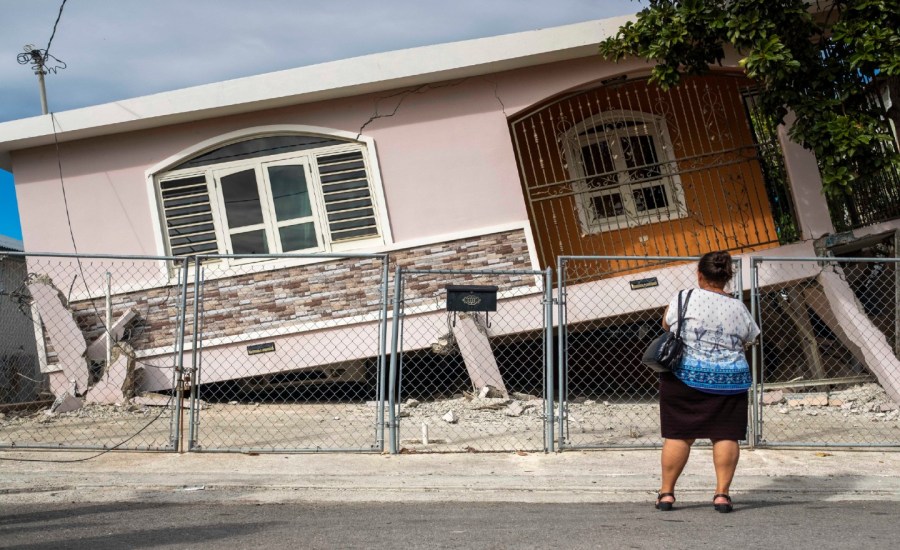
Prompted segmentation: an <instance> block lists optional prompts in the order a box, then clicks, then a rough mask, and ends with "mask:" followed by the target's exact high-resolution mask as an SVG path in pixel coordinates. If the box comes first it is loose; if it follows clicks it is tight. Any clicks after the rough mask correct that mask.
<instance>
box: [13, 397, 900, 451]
mask: <svg viewBox="0 0 900 550" xmlns="http://www.w3.org/2000/svg"><path fill="white" fill-rule="evenodd" d="M764 400H765V402H767V403H768V404H766V405H762V406H761V407H760V411H761V419H762V439H763V442H764V443H766V444H771V445H777V444H799V445H805V444H811V445H823V446H824V445H859V446H865V445H890V446H900V411H898V407H897V404H895V403H892V402H891V401H890V400H889V399H888V398H887V396H886V395H885V394H884V391H883V390H882V389H881V388H880V387H879V386H878V385H877V384H864V385H859V386H853V387H850V388H848V389H844V390H840V391H831V392H811V393H787V392H781V391H776V392H767V393H766V395H765V398H764ZM397 411H398V412H397V421H398V423H399V427H400V429H399V439H400V441H399V443H400V446H401V448H402V449H403V451H404V452H416V453H422V452H489V451H504V452H509V451H517V450H522V451H536V450H541V449H543V448H544V437H545V435H544V424H543V418H544V416H545V411H544V402H543V400H541V399H539V398H538V397H535V396H530V395H523V394H515V393H514V394H512V395H511V396H510V397H509V398H487V397H485V398H480V397H478V396H472V395H458V396H456V397H454V398H451V399H442V400H434V401H427V402H418V401H416V400H406V401H404V402H403V403H402V404H401V405H400V406H399V407H398V409H397ZM377 414H378V408H377V407H376V405H375V403H374V402H371V401H370V402H364V403H363V402H358V403H339V402H315V403H314V402H307V403H237V402H231V403H204V404H202V406H201V409H200V410H199V411H197V416H196V417H195V420H196V425H195V428H196V431H195V433H196V436H197V437H196V446H197V447H199V449H200V450H207V451H213V450H243V451H285V452H287V451H292V450H302V451H326V450H353V451H370V450H371V451H377V450H380V446H379V445H378V435H379V434H378V431H377V429H376V427H377ZM557 415H558V405H557V410H556V411H555V412H554V416H555V417H557ZM387 416H388V415H387V411H385V421H386V422H387V421H388V418H387ZM174 420H175V419H174V417H173V414H172V411H171V409H170V408H168V407H160V406H144V405H134V404H124V405H121V406H113V405H86V406H85V407H83V408H81V409H79V410H76V411H72V412H67V413H61V414H53V415H48V414H46V413H45V412H44V411H31V412H7V413H0V446H2V447H20V448H27V447H49V448H68V449H70V448H110V447H114V446H117V448H122V449H147V450H163V449H170V448H171V444H172V441H171V435H170V434H171V433H172V424H173V422H174ZM182 422H183V423H184V438H183V441H184V444H185V446H187V442H188V439H189V437H190V434H191V431H190V430H189V427H190V414H189V411H187V410H185V411H184V414H183V417H182ZM562 428H563V430H562V438H561V440H562V443H563V446H564V447H566V448H599V447H635V446H655V445H659V444H661V442H662V441H661V439H660V437H659V418H658V407H657V405H656V403H655V402H653V401H646V402H626V401H625V400H623V399H619V400H616V399H615V398H610V399H607V400H599V399H598V400H591V399H577V398H576V399H573V400H572V401H571V402H570V403H569V405H568V413H567V415H566V417H565V421H564V422H563V423H562ZM559 432H560V423H559V420H558V417H557V419H556V421H555V422H554V438H555V439H557V440H559V439H560V433H559ZM384 437H385V438H388V437H389V436H388V434H387V432H385V434H384Z"/></svg>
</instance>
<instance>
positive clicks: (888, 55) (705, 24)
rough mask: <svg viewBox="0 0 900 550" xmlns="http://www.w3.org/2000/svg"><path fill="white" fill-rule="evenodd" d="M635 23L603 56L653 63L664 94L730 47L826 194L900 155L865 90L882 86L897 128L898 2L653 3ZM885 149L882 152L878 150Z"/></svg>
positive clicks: (899, 70)
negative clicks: (812, 159) (805, 154)
mask: <svg viewBox="0 0 900 550" xmlns="http://www.w3.org/2000/svg"><path fill="white" fill-rule="evenodd" d="M645 4H646V5H647V7H646V8H645V9H643V10H642V11H641V12H639V13H638V15H637V19H636V20H635V21H633V22H629V23H626V24H625V25H624V26H623V27H622V28H620V29H619V32H618V33H617V35H616V36H614V37H611V38H609V39H607V40H605V41H604V42H603V43H602V44H601V45H600V53H601V54H602V55H603V56H605V57H607V58H608V59H613V60H616V61H618V60H620V59H622V58H623V57H626V56H636V57H641V58H645V59H650V60H653V61H655V62H656V65H655V66H654V67H653V69H652V74H651V81H652V82H655V83H656V84H658V85H659V86H660V87H662V88H663V89H667V88H669V87H671V86H674V85H675V84H677V83H678V81H679V79H680V76H681V75H682V74H685V73H687V74H702V73H704V72H706V71H708V70H709V68H710V66H711V65H713V64H721V62H722V61H723V59H724V58H725V55H726V49H729V48H730V49H733V50H734V51H736V52H737V53H738V55H739V56H740V65H741V67H743V68H744V70H745V71H746V73H747V75H748V76H749V77H750V78H752V79H754V80H755V81H756V82H757V83H758V84H759V86H760V88H761V89H762V91H763V94H762V105H761V106H762V108H763V111H764V112H765V113H766V114H767V115H769V116H773V117H775V119H776V120H778V121H781V122H783V120H784V117H785V115H786V114H787V112H788V110H790V111H793V112H794V113H795V114H796V120H795V122H794V124H793V126H792V128H791V138H792V139H794V140H795V141H797V142H798V143H802V144H803V145H804V146H805V147H807V148H808V149H810V150H812V151H813V152H814V153H815V154H816V157H817V158H818V160H819V168H820V170H821V173H822V181H823V184H824V187H825V191H826V192H827V193H829V194H840V193H843V192H847V191H849V190H850V189H852V186H853V183H854V181H856V180H857V178H861V177H866V176H868V175H871V174H874V173H876V172H878V171H880V170H883V169H884V168H885V167H886V164H887V163H894V164H895V166H897V164H898V162H900V158H898V155H897V154H896V147H895V146H894V145H893V144H892V143H891V142H892V141H893V139H894V138H893V137H892V136H891V134H890V130H889V127H888V126H887V125H886V124H885V123H884V119H883V117H882V114H883V113H882V112H881V110H880V107H879V106H876V105H874V104H873V103H872V102H871V95H868V97H867V93H866V91H867V90H869V89H870V88H871V86H873V85H874V84H875V83H876V82H880V81H884V82H887V83H888V85H889V86H890V88H891V98H892V99H893V102H894V108H893V109H892V112H891V113H889V116H891V118H892V119H893V120H895V123H897V122H900V117H897V109H900V0H855V1H853V0H851V1H833V2H832V1H825V0H820V1H819V2H816V3H814V4H812V5H810V4H811V3H810V1H808V0H684V1H674V0H649V1H646V2H645ZM878 151H882V152H880V153H876V152H878Z"/></svg>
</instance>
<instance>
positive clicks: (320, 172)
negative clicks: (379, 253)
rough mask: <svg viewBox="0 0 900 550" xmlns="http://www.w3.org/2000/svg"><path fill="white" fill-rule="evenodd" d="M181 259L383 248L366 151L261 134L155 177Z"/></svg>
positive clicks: (321, 139) (171, 246)
mask: <svg viewBox="0 0 900 550" xmlns="http://www.w3.org/2000/svg"><path fill="white" fill-rule="evenodd" d="M155 185H156V192H157V199H158V202H159V205H160V211H161V212H160V213H161V218H162V220H161V221H162V224H163V227H164V231H163V233H164V237H165V241H166V247H167V249H168V251H169V253H170V254H171V255H173V256H191V255H194V254H217V253H220V254H279V253H291V252H293V253H297V252H303V253H309V252H323V251H325V252H328V251H333V250H348V249H359V248H363V247H367V246H373V245H378V244H383V242H384V240H383V238H382V235H383V231H382V227H381V223H382V222H381V219H380V215H379V210H380V209H379V205H377V204H376V193H375V192H374V190H373V184H372V177H371V175H370V163H369V159H368V150H367V148H366V146H365V145H364V144H361V143H359V142H357V141H355V140H351V139H344V138H340V137H334V136H328V135H308V134H283V135H263V136H258V135H257V136H256V137H251V138H247V139H242V140H239V141H234V140H232V141H231V142H228V143H225V144H224V145H219V146H216V147H214V148H212V149H208V148H207V149H205V150H202V151H201V152H200V153H199V154H196V155H194V156H189V157H188V158H187V159H186V160H182V161H179V162H178V164H176V165H175V166H173V167H171V168H169V169H168V170H166V171H164V172H161V173H159V174H157V175H156V176H155Z"/></svg>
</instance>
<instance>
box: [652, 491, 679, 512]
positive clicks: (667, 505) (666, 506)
mask: <svg viewBox="0 0 900 550" xmlns="http://www.w3.org/2000/svg"><path fill="white" fill-rule="evenodd" d="M663 497H672V502H663V501H662V500H661V499H662V498H663ZM673 504H675V493H660V492H659V491H657V493H656V509H657V510H661V511H663V512H669V511H671V510H672V505H673Z"/></svg>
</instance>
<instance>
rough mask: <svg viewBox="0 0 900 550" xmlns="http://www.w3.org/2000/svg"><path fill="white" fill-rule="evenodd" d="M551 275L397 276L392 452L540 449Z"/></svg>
mask: <svg viewBox="0 0 900 550" xmlns="http://www.w3.org/2000/svg"><path fill="white" fill-rule="evenodd" d="M551 283H552V280H551V277H550V271H549V270H548V271H547V272H546V273H544V272H540V271H515V270H511V271H476V270H472V271H453V270H401V269H398V270H397V274H396V277H395V289H396V290H395V296H396V301H395V303H394V318H395V319H399V320H400V322H399V323H397V324H395V325H394V329H395V330H394V331H393V339H392V364H391V372H390V374H391V382H392V383H391V387H392V388H395V390H396V391H395V392H392V393H391V394H390V396H389V401H390V405H389V410H390V411H391V413H392V414H391V417H392V418H391V420H392V425H393V426H395V431H394V432H392V434H394V435H393V440H392V441H391V449H392V451H393V452H401V453H422V452H484V451H542V450H548V449H549V445H550V444H551V443H550V442H551V441H552V439H553V436H552V431H551V432H548V430H552V421H551V415H552V398H551V394H552V391H550V390H551V389H552V385H551V384H552V378H550V377H548V369H547V366H548V365H552V363H553V361H552V356H551V355H550V351H551V339H552V333H551V331H550V326H551V325H550V323H551V315H552V307H551V296H550V285H551Z"/></svg>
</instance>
